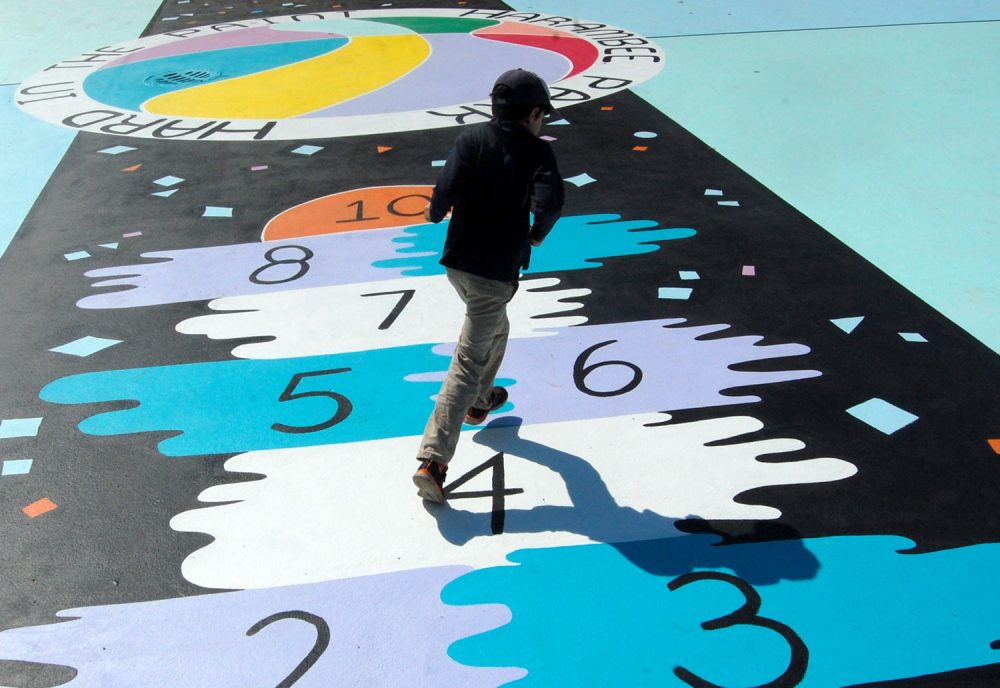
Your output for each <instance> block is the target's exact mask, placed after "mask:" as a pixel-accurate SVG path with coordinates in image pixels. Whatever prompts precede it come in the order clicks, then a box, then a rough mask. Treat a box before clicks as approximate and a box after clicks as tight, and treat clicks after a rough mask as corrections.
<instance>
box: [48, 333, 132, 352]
mask: <svg viewBox="0 0 1000 688" xmlns="http://www.w3.org/2000/svg"><path fill="white" fill-rule="evenodd" d="M115 344H121V340H120V339H104V338H103V337H90V336H87V337H81V338H80V339H77V340H74V341H72V342H68V343H66V344H63V345H62V346H57V347H55V348H54V349H49V351H54V352H55V353H57V354H69V355H70V356H81V357H83V356H90V355H91V354H96V353H97V352H98V351H104V350H105V349H107V348H108V347H112V346H114V345H115Z"/></svg>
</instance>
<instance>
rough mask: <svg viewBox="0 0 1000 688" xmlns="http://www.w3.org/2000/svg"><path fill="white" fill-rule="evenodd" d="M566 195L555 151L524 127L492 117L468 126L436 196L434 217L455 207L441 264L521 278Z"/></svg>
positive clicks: (437, 219)
mask: <svg viewBox="0 0 1000 688" xmlns="http://www.w3.org/2000/svg"><path fill="white" fill-rule="evenodd" d="M563 193H564V192H563V181H562V177H561V176H560V175H559V168H558V166H557V165H556V159H555V156H554V155H553V153H552V148H551V147H550V146H549V144H548V143H547V142H546V141H543V140H541V139H539V138H538V137H536V136H534V135H533V134H532V133H531V132H530V131H528V130H527V129H526V128H525V127H524V126H522V125H520V124H516V123H513V122H509V121H500V120H496V119H493V120H491V121H489V122H485V123H483V124H479V125H476V126H473V127H470V128H469V129H466V130H465V131H464V132H462V134H461V135H460V136H459V137H458V139H457V140H456V141H455V147H454V149H453V150H452V151H451V153H450V154H449V155H448V161H447V162H446V163H445V166H444V169H443V170H442V172H441V175H440V176H439V177H438V181H437V185H436V186H435V187H434V195H433V197H432V199H431V206H430V219H431V221H432V222H440V221H441V220H442V219H443V218H444V216H445V215H446V214H447V213H448V210H449V209H451V210H452V217H451V222H450V223H449V225H448V235H447V238H446V239H445V244H444V252H443V255H442V257H441V264H442V265H444V266H445V267H449V268H454V269H456V270H462V271H463V272H469V273H472V274H474V275H479V276H480V277H486V278H488V279H494V280H500V281H503V282H516V281H517V280H518V275H519V273H520V271H521V269H522V268H527V267H528V263H529V260H530V258H531V243H530V239H531V238H534V239H536V240H540V239H543V238H544V237H545V235H547V234H548V233H549V231H550V230H551V229H552V225H554V224H555V222H556V220H558V219H559V215H560V214H561V213H562V207H563V201H564V195H563ZM529 212H533V213H534V214H535V217H534V224H533V225H531V226H529V223H530V216H529Z"/></svg>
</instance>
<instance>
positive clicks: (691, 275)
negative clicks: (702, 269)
mask: <svg viewBox="0 0 1000 688" xmlns="http://www.w3.org/2000/svg"><path fill="white" fill-rule="evenodd" d="M680 275H681V279H682V280H696V279H701V275H699V274H698V273H697V272H696V271H695V270H681V271H680Z"/></svg>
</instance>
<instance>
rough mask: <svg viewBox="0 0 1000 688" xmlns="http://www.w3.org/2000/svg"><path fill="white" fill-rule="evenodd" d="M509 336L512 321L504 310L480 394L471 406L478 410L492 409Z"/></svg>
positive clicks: (480, 386) (484, 369)
mask: <svg viewBox="0 0 1000 688" xmlns="http://www.w3.org/2000/svg"><path fill="white" fill-rule="evenodd" d="M509 336H510V321H509V320H508V319H507V312H506V309H504V314H503V319H502V320H501V322H500V324H499V326H498V327H497V332H496V335H495V336H494V337H493V343H492V344H491V345H490V356H489V359H488V360H487V361H486V366H485V367H484V368H483V374H482V377H481V378H480V380H481V382H480V384H479V392H478V394H477V395H476V400H475V401H474V402H473V403H471V404H469V405H470V406H475V407H476V408H481V409H488V408H489V407H490V395H491V393H492V392H493V385H494V383H495V382H496V379H497V371H499V370H500V364H501V363H503V357H504V354H505V353H507V338H508V337H509Z"/></svg>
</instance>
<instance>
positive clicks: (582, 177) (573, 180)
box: [565, 172, 597, 186]
mask: <svg viewBox="0 0 1000 688" xmlns="http://www.w3.org/2000/svg"><path fill="white" fill-rule="evenodd" d="M565 181H567V182H569V183H570V184H573V185H574V186H586V185H587V184H593V183H594V182H596V181H597V180H596V179H594V178H593V177H591V176H590V175H589V174H587V173H586V172H584V173H583V174H578V175H576V176H575V177H569V178H567V179H566V180H565Z"/></svg>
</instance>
